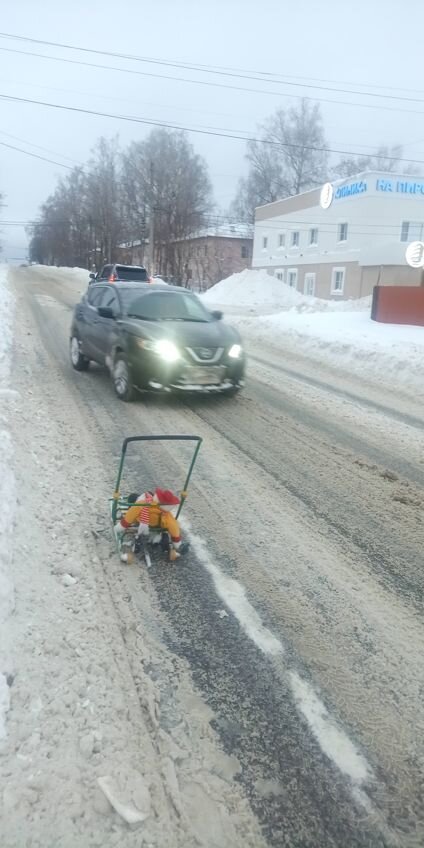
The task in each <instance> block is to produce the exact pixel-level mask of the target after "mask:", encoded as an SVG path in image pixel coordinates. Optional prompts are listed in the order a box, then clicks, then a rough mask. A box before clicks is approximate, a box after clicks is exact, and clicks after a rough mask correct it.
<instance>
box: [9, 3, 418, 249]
mask: <svg viewBox="0 0 424 848" xmlns="http://www.w3.org/2000/svg"><path fill="white" fill-rule="evenodd" d="M423 25H424V2H422V0H409V2H408V0H407V1H406V2H403V3H401V2H400V0H399V2H394V0H381V2H371V0H366V2H365V0H355V2H352V3H349V4H347V3H344V2H341V1H340V0H321V2H320V3H318V2H316V0H296V2H293V0H209V2H205V1H204V0H149V2H146V0H120V2H116V0H114V2H111V0H69V2H63V0H62V2H58V0H14V2H12V0H2V2H1V15H0V30H1V31H2V32H4V33H11V34H14V35H20V36H27V37H31V38H38V39H44V40H47V41H56V42H62V43H67V44H71V45H77V46H82V47H87V48H96V49H99V50H106V51H108V50H110V51H113V52H116V53H127V54H128V53H131V54H135V55H137V56H142V57H145V58H146V57H147V58H155V59H159V60H165V61H178V62H187V63H197V64H202V65H208V66H210V65H213V66H214V67H217V66H220V67H221V68H226V69H229V68H232V69H242V70H243V71H252V72H254V74H255V75H258V72H261V73H263V72H269V73H273V74H279V75H280V76H285V77H287V78H289V79H290V81H291V82H292V83H294V82H302V83H303V82H304V81H305V82H309V83H310V84H314V85H318V86H319V85H322V86H329V87H336V88H345V89H348V88H352V87H355V85H356V87H358V88H360V89H361V90H370V89H371V87H372V86H373V87H375V86H382V87H384V88H381V89H375V88H372V90H373V91H376V90H377V91H379V93H380V94H385V95H389V94H396V95H398V96H402V97H404V98H412V101H411V100H410V101H407V100H404V101H401V100H390V99H383V98H381V99H380V98H370V97H366V96H363V95H358V94H354V95H353V94H344V93H335V92H331V91H326V90H319V89H313V88H310V87H307V86H306V84H305V87H300V88H299V87H298V86H294V85H287V84H271V83H269V82H268V80H265V79H264V80H263V82H257V81H253V80H252V81H249V80H246V79H237V78H231V77H225V76H214V75H212V74H210V75H209V74H202V73H199V72H194V71H185V70H179V69H173V68H166V67H164V66H161V65H155V64H147V63H146V64H145V63H142V64H141V63H139V62H134V61H128V60H124V59H116V58H112V57H110V58H109V57H99V56H95V55H93V54H83V53H78V52H75V51H67V50H63V49H59V48H52V47H47V46H45V45H35V44H30V43H29V42H19V41H15V40H11V39H6V38H3V37H1V38H0V93H1V94H9V95H13V96H16V97H22V98H30V99H35V100H45V101H49V102H51V103H60V104H66V105H70V106H77V107H82V108H88V109H90V108H91V109H94V110H98V111H103V112H111V113H117V114H126V115H134V116H137V117H143V118H149V119H153V120H158V121H168V122H171V123H173V122H178V123H179V124H185V125H187V126H192V127H206V128H214V127H217V128H220V129H223V128H225V129H226V130H236V131H240V130H241V131H243V132H254V130H255V127H256V125H257V124H258V123H260V122H261V121H263V120H264V119H265V118H266V117H267V116H268V115H269V114H271V113H272V112H273V111H274V110H275V109H276V108H278V107H283V108H286V107H289V106H291V105H293V104H294V103H295V102H296V99H295V98H296V97H298V96H308V97H310V98H311V99H324V100H325V101H331V100H333V101H334V100H337V101H342V102H341V103H340V102H338V103H329V102H322V103H321V107H322V112H323V116H324V123H325V128H326V133H327V138H328V140H329V142H330V146H331V147H339V148H343V149H346V150H352V151H357V152H358V153H360V152H365V151H366V152H368V151H369V150H370V148H373V147H375V146H377V145H379V144H380V143H387V144H394V143H398V142H399V143H401V144H403V145H404V156H407V157H410V158H417V159H422V160H424V85H423V86H422V88H423V90H420V86H421V79H422V67H423V59H422V49H421V47H420V33H422V32H423V30H424V26H423ZM5 48H7V49H8V50H19V51H24V52H27V53H30V52H32V53H41V54H44V55H49V56H62V57H65V58H67V59H72V60H74V61H75V60H82V61H85V62H92V63H97V64H110V65H115V66H116V67H120V68H131V69H133V70H137V71H141V72H144V73H146V74H149V73H150V74H159V75H167V76H170V77H185V78H188V79H193V80H194V79H195V80H210V81H214V82H216V83H220V84H221V85H233V86H241V87H245V88H250V89H260V90H261V93H258V92H256V93H255V92H252V91H238V90H234V89H231V88H218V87H217V88H214V87H210V86H206V85H199V84H191V83H189V82H183V81H178V80H177V79H159V78H156V77H154V76H143V75H135V74H132V75H131V74H128V73H121V72H118V71H116V70H114V71H109V70H101V69H96V68H89V67H84V66H79V65H74V64H66V63H63V62H59V61H51V60H48V59H45V58H38V57H35V56H28V55H21V54H20V53H13V52H6V50H5ZM342 83H343V84H342ZM346 83H352V84H353V86H352V85H351V86H349V85H347V84H346ZM364 87H365V88H364ZM391 88H392V89H395V91H391V90H390V89H391ZM400 89H405V90H402V91H401V90H400ZM271 92H273V93H271ZM343 101H344V102H343ZM353 103H355V104H358V103H367V104H373V108H364V107H360V106H357V105H352V104H353ZM378 106H384V107H385V108H384V109H381V108H377V107H378ZM403 110H409V111H403ZM1 115H2V121H1V125H0V126H1V130H0V142H1V143H3V144H4V143H6V144H11V145H15V146H18V147H22V148H24V149H25V150H28V151H32V152H34V153H37V154H39V155H40V156H46V157H50V158H51V159H54V160H56V161H57V162H62V163H66V164H68V165H72V164H74V163H84V162H85V161H86V159H87V157H88V155H89V151H90V148H91V147H92V145H93V143H94V142H95V140H96V139H97V138H98V137H99V136H100V135H113V134H115V133H119V136H120V141H121V144H123V145H125V144H126V143H128V142H129V141H131V140H137V139H141V138H143V137H144V136H145V135H146V134H147V133H148V132H149V128H146V127H144V126H143V125H137V124H131V123H126V122H123V121H119V120H115V119H111V118H102V117H95V116H90V115H83V114H78V113H72V112H66V111H62V110H56V109H51V108H47V107H44V106H38V105H30V104H24V103H16V102H8V101H4V100H3V101H1ZM12 136H13V138H12ZM190 139H191V141H192V142H193V144H194V146H195V148H196V150H197V151H198V152H199V153H201V154H202V155H203V156H204V157H205V158H206V160H207V162H208V164H209V167H210V173H211V177H212V181H213V184H214V188H215V197H216V201H217V203H218V204H219V206H220V207H221V208H223V207H224V208H225V207H226V206H228V204H229V203H230V201H231V199H232V197H233V195H234V192H235V189H236V185H237V181H238V178H239V177H240V175H241V174H242V173H244V171H245V162H244V152H245V144H244V143H243V142H242V141H237V140H230V139H222V138H216V137H212V136H207V135H197V134H194V133H191V134H190ZM35 145H38V146H39V147H35ZM40 148H44V149H40ZM47 151H49V152H47ZM411 171H413V168H411ZM61 173H64V174H65V173H66V171H65V170H64V169H62V168H60V167H58V166H57V165H53V164H49V163H47V162H42V161H39V160H37V159H33V158H31V157H29V156H26V155H24V154H22V153H19V152H16V151H12V150H10V149H8V148H6V147H4V146H0V191H1V192H3V193H4V194H5V195H6V204H7V205H6V207H5V208H4V209H3V210H1V213H0V217H1V219H2V220H3V221H5V220H8V221H27V220H33V219H34V217H36V216H37V210H38V207H39V205H40V203H41V202H42V201H43V200H44V199H45V198H46V197H47V195H48V194H49V193H50V192H51V191H52V189H53V188H54V185H55V182H56V179H57V177H58V175H59V174H61ZM0 239H1V243H2V245H3V250H4V256H6V258H8V259H9V260H13V259H16V258H19V257H20V256H24V255H25V245H26V236H25V232H24V228H23V227H21V226H16V227H9V226H3V227H2V234H1V236H0Z"/></svg>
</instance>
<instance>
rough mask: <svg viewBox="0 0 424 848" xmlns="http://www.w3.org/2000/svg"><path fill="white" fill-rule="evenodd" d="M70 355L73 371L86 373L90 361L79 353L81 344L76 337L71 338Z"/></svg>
mask: <svg viewBox="0 0 424 848" xmlns="http://www.w3.org/2000/svg"><path fill="white" fill-rule="evenodd" d="M70 354H71V363H72V367H73V368H75V371H87V368H88V366H89V365H90V360H89V359H87V357H86V356H84V355H83V354H82V353H81V342H80V340H79V339H78V338H77V337H76V336H71V342H70Z"/></svg>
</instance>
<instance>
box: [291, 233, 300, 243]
mask: <svg viewBox="0 0 424 848" xmlns="http://www.w3.org/2000/svg"><path fill="white" fill-rule="evenodd" d="M291 246H292V247H299V230H294V231H293V232H292V234H291Z"/></svg>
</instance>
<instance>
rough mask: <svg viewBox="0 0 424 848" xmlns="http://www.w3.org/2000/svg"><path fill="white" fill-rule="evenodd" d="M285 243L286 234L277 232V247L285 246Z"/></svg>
mask: <svg viewBox="0 0 424 848" xmlns="http://www.w3.org/2000/svg"><path fill="white" fill-rule="evenodd" d="M285 244H286V234H285V233H278V247H285Z"/></svg>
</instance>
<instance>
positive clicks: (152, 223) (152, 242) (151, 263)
mask: <svg viewBox="0 0 424 848" xmlns="http://www.w3.org/2000/svg"><path fill="white" fill-rule="evenodd" d="M153 180H154V165H153V162H150V210H149V273H150V276H151V277H153V274H154V271H155V269H154V261H155V206H154V202H155V201H154V185H153Z"/></svg>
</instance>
